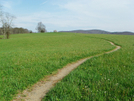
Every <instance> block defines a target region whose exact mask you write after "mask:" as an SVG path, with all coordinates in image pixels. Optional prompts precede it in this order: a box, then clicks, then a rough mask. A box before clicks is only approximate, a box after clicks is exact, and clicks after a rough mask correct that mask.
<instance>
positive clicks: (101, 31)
mask: <svg viewBox="0 0 134 101" xmlns="http://www.w3.org/2000/svg"><path fill="white" fill-rule="evenodd" d="M59 32H72V33H86V34H120V35H134V33H133V32H128V31H125V32H108V31H104V30H98V29H94V30H72V31H59Z"/></svg>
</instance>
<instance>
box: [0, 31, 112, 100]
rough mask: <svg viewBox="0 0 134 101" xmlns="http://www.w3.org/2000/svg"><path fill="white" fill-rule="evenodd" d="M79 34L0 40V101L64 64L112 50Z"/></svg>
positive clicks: (8, 98) (33, 35)
mask: <svg viewBox="0 0 134 101" xmlns="http://www.w3.org/2000/svg"><path fill="white" fill-rule="evenodd" d="M85 36H86V35H81V34H77V35H75V34H69V33H46V34H18V35H12V36H11V39H9V40H0V78H1V79H0V101H9V100H11V99H12V97H13V96H14V95H15V94H16V93H17V91H22V90H24V89H26V87H28V86H30V85H32V84H34V83H36V82H37V81H38V80H40V79H41V78H43V77H44V76H45V75H49V74H51V73H52V72H53V71H56V70H57V69H59V68H62V67H63V66H65V65H66V64H68V63H70V62H73V61H76V60H78V59H81V58H84V57H87V56H91V55H93V54H97V53H101V52H104V51H106V50H110V49H113V48H114V47H113V46H111V45H110V44H109V43H108V42H106V41H104V40H102V39H95V38H89V37H85Z"/></svg>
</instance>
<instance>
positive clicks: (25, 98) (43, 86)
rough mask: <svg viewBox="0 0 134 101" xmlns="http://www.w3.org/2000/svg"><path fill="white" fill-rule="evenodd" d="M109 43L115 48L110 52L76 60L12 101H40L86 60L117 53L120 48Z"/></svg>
mask: <svg viewBox="0 0 134 101" xmlns="http://www.w3.org/2000/svg"><path fill="white" fill-rule="evenodd" d="M110 43H111V45H114V46H116V48H115V49H113V50H111V51H108V52H105V53H102V54H98V55H95V56H90V57H88V58H84V59H81V60H78V61H77V62H75V63H71V64H68V65H67V66H65V67H63V68H62V69H60V70H58V73H56V74H54V75H51V76H48V77H46V78H45V79H44V80H42V81H40V82H38V83H36V84H35V85H33V86H32V88H31V89H27V90H24V91H23V93H22V94H18V95H17V97H16V98H15V100H13V101H41V99H42V98H43V97H44V96H45V95H46V93H47V92H48V91H49V90H50V89H51V88H52V87H54V85H55V84H56V83H57V82H58V81H60V80H62V79H63V78H64V77H65V76H66V75H68V74H69V73H70V72H71V71H72V70H74V69H75V68H77V67H78V66H79V65H81V64H82V63H84V62H85V61H86V60H88V59H90V58H93V57H97V56H100V55H103V54H109V53H111V52H114V51H117V50H118V49H120V48H121V47H120V46H117V45H115V44H114V43H112V42H110Z"/></svg>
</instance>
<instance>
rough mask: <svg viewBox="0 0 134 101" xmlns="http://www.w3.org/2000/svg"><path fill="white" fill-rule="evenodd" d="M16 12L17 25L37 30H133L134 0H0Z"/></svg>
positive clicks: (0, 2) (9, 9)
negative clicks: (43, 25)
mask: <svg viewBox="0 0 134 101" xmlns="http://www.w3.org/2000/svg"><path fill="white" fill-rule="evenodd" d="M0 4H1V5H2V6H3V10H4V11H6V12H9V13H10V14H12V15H14V16H16V19H15V20H14V27H23V28H28V29H29V30H33V31H36V30H35V28H36V26H37V23H38V22H42V23H43V24H45V26H46V29H47V31H53V30H58V31H61V30H75V29H86V30H89V29H102V30H107V31H132V32H134V0H0Z"/></svg>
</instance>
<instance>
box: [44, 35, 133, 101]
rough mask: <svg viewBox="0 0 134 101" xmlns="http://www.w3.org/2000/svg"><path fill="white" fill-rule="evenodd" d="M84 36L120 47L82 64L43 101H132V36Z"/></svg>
mask: <svg viewBox="0 0 134 101" xmlns="http://www.w3.org/2000/svg"><path fill="white" fill-rule="evenodd" d="M86 37H87V38H91V37H92V38H99V39H100V38H101V39H106V40H111V41H112V42H114V43H116V44H118V45H120V46H122V48H121V49H120V50H118V51H116V52H114V53H110V54H105V55H102V56H100V57H95V58H92V59H90V60H88V61H86V62H85V63H83V64H82V65H81V66H79V67H78V68H77V69H76V70H74V71H72V72H71V73H70V74H69V75H68V76H66V77H65V78H64V79H63V80H62V81H61V82H59V83H58V84H56V86H55V87H54V88H53V89H52V90H50V92H48V94H47V95H46V97H44V99H43V101H134V36H129V35H128V36H127V35H86ZM97 46H98V45H97Z"/></svg>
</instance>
